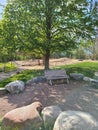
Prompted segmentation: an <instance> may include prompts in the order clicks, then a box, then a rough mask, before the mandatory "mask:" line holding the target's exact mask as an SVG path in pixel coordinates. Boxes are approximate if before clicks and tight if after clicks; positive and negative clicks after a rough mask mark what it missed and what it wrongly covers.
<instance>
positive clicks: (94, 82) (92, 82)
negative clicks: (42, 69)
mask: <svg viewBox="0 0 98 130" xmlns="http://www.w3.org/2000/svg"><path fill="white" fill-rule="evenodd" d="M70 78H72V79H74V80H78V81H80V80H83V81H86V82H88V83H89V86H93V87H98V72H95V77H94V78H90V77H86V76H84V75H83V74H81V73H70Z"/></svg>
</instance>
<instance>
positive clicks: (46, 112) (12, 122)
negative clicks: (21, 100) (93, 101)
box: [1, 102, 98, 130]
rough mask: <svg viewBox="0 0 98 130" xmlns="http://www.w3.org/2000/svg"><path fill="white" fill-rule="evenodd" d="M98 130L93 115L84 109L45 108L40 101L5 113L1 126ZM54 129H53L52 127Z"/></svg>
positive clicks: (9, 128) (7, 129)
mask: <svg viewBox="0 0 98 130" xmlns="http://www.w3.org/2000/svg"><path fill="white" fill-rule="evenodd" d="M42 125H44V128H45V129H47V128H53V130H65V129H66V130H98V123H97V121H96V119H94V117H93V116H92V115H90V114H89V113H86V112H82V111H62V110H61V108H60V107H59V106H47V107H45V108H43V106H42V104H41V103H40V102H34V103H32V104H30V105H28V106H24V107H20V108H16V109H14V110H12V111H10V112H8V113H7V114H5V115H4V117H3V119H2V123H1V128H3V129H4V130H14V129H15V128H16V129H17V130H33V129H36V130H38V129H41V127H42ZM51 130H52V129H51Z"/></svg>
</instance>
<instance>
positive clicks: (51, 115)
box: [42, 106, 62, 126]
mask: <svg viewBox="0 0 98 130" xmlns="http://www.w3.org/2000/svg"><path fill="white" fill-rule="evenodd" d="M61 112H62V110H61V108H60V107H59V106H47V107H45V108H44V109H43V110H42V115H43V120H44V124H45V125H49V126H50V125H53V124H54V122H55V120H56V118H57V117H58V115H59V114H60V113H61Z"/></svg>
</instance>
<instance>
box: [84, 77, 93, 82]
mask: <svg viewBox="0 0 98 130" xmlns="http://www.w3.org/2000/svg"><path fill="white" fill-rule="evenodd" d="M83 80H84V81H87V82H90V81H91V80H92V79H91V78H89V77H84V78H83Z"/></svg>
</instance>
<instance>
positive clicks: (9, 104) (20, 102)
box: [0, 59, 98, 120]
mask: <svg viewBox="0 0 98 130" xmlns="http://www.w3.org/2000/svg"><path fill="white" fill-rule="evenodd" d="M64 61H66V62H64ZM76 62H83V61H78V60H77V61H75V60H71V59H69V61H68V59H61V60H60V61H59V60H58V61H57V60H56V61H55V60H54V61H52V63H54V65H53V64H51V65H52V66H55V65H61V64H65V63H66V64H70V63H76ZM17 63H18V65H19V64H20V63H19V62H17ZM24 63H26V64H27V63H28V62H24ZM24 63H23V62H21V64H20V65H19V66H20V68H21V67H23V68H21V69H31V68H32V69H36V65H35V66H30V62H29V66H27V65H26V66H25V65H23V64H24ZM57 63H58V64H57ZM34 67H35V68H34ZM11 74H14V73H11ZM3 75H4V74H3ZM9 76H10V75H9ZM0 77H2V75H0ZM5 78H6V76H5ZM34 101H40V102H41V103H42V104H43V107H45V106H49V105H59V106H60V107H61V109H62V110H63V111H65V110H80V111H85V112H89V113H91V114H92V115H93V116H94V117H95V118H96V119H97V120H98V89H94V88H91V87H89V85H88V84H87V83H85V82H80V81H72V80H70V81H69V84H60V85H54V86H50V85H48V84H47V83H44V84H33V85H32V86H26V88H25V91H24V92H22V93H20V94H6V95H2V96H0V117H2V116H3V115H4V114H5V113H7V112H8V111H10V110H12V109H14V108H17V107H21V106H25V105H28V104H30V103H32V102H34Z"/></svg>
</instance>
